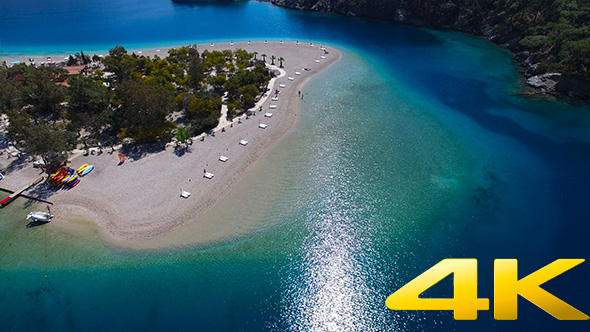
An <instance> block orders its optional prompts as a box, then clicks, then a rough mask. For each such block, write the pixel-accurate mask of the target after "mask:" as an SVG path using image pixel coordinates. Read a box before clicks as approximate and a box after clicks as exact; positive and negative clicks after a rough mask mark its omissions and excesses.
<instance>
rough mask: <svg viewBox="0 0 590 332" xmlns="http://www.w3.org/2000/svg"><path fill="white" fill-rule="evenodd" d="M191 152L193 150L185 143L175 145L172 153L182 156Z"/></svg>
mask: <svg viewBox="0 0 590 332" xmlns="http://www.w3.org/2000/svg"><path fill="white" fill-rule="evenodd" d="M192 152H193V151H192V149H191V148H190V146H186V145H183V146H179V145H177V146H176V147H174V154H175V155H176V156H177V157H182V156H184V155H185V154H187V153H192Z"/></svg>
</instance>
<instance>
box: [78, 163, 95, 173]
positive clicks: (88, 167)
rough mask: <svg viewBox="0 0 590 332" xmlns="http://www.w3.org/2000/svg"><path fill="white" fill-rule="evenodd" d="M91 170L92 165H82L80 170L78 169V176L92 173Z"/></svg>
mask: <svg viewBox="0 0 590 332" xmlns="http://www.w3.org/2000/svg"><path fill="white" fill-rule="evenodd" d="M82 167H84V168H82ZM93 169H94V165H88V164H84V165H82V166H81V167H80V168H78V174H79V175H80V176H84V175H86V174H88V173H90V172H92V170H93Z"/></svg>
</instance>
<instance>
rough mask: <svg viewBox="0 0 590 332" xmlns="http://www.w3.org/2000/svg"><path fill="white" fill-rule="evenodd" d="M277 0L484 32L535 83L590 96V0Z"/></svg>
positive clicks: (541, 87)
mask: <svg viewBox="0 0 590 332" xmlns="http://www.w3.org/2000/svg"><path fill="white" fill-rule="evenodd" d="M271 1H272V3H274V4H275V5H278V6H283V7H287V8H294V9H302V10H312V11H322V12H332V13H337V14H342V15H349V16H360V17H369V18H379V19H387V20H392V21H396V22H403V23H408V24H414V25H419V26H425V27H430V28H437V29H451V30H457V31H462V32H467V33H471V34H475V35H483V36H486V37H487V38H488V39H490V40H491V41H493V42H495V43H498V44H502V45H505V46H506V47H507V48H508V49H510V50H511V51H513V52H514V53H516V60H517V61H518V62H519V63H520V64H521V65H522V66H524V68H525V71H524V75H525V78H527V83H529V85H531V86H534V87H536V88H538V89H539V90H540V91H542V92H547V93H552V94H556V95H565V96H568V97H572V98H575V99H582V100H586V101H589V100H590V0H271ZM556 73H557V74H556Z"/></svg>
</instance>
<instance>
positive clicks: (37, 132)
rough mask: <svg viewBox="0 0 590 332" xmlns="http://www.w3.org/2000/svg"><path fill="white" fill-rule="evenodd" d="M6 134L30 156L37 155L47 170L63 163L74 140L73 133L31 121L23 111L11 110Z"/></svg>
mask: <svg viewBox="0 0 590 332" xmlns="http://www.w3.org/2000/svg"><path fill="white" fill-rule="evenodd" d="M9 119H10V124H9V126H8V135H9V137H10V140H11V141H12V143H13V144H14V145H15V146H16V147H18V148H19V149H21V150H22V151H24V152H26V153H27V154H29V155H31V156H39V157H41V158H42V159H43V161H44V162H45V164H46V165H47V170H48V172H50V171H53V170H55V169H56V168H58V167H60V166H61V165H63V163H64V162H65V161H66V160H67V155H68V151H71V150H72V149H73V148H74V146H75V142H76V135H75V133H72V132H68V131H65V130H62V129H61V128H58V127H57V126H55V125H52V124H48V123H33V122H32V119H31V118H30V116H29V115H28V114H26V113H25V112H11V113H10V114H9Z"/></svg>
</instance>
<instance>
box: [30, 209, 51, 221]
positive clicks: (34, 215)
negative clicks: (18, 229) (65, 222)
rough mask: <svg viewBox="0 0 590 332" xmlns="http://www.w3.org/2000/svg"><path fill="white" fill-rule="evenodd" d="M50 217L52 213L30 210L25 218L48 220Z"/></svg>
mask: <svg viewBox="0 0 590 332" xmlns="http://www.w3.org/2000/svg"><path fill="white" fill-rule="evenodd" d="M52 218H53V215H52V214H50V213H47V212H41V211H35V212H31V213H29V214H28V215H27V219H28V220H32V221H41V222H50V221H51V219H52Z"/></svg>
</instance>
